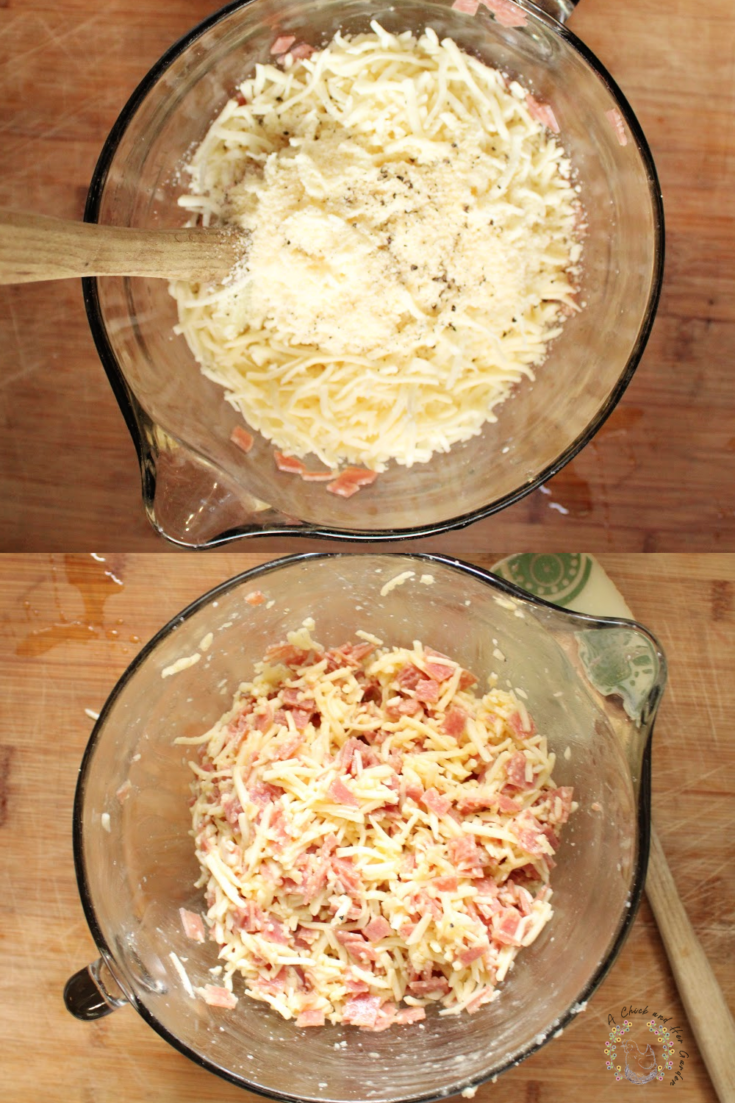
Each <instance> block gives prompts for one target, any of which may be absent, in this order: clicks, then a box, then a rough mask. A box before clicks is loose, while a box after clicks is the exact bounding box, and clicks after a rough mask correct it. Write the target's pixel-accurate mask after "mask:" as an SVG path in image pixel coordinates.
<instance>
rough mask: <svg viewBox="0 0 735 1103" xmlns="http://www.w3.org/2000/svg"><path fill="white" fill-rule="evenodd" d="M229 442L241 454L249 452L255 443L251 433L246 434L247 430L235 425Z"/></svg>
mask: <svg viewBox="0 0 735 1103" xmlns="http://www.w3.org/2000/svg"><path fill="white" fill-rule="evenodd" d="M230 440H231V441H232V443H233V444H236V445H237V447H238V448H240V449H242V451H243V452H249V451H250V449H251V448H252V447H253V444H254V443H255V437H254V436H253V435H252V433H248V431H247V429H243V427H242V426H241V425H236V426H235V428H234V429H233V430H232V432H231V433H230Z"/></svg>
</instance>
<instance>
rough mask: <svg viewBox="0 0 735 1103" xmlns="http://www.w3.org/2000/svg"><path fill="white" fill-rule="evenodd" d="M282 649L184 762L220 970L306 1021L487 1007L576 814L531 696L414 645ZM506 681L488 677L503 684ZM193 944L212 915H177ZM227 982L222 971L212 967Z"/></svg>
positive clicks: (217, 997) (304, 643) (309, 644)
mask: <svg viewBox="0 0 735 1103" xmlns="http://www.w3.org/2000/svg"><path fill="white" fill-rule="evenodd" d="M311 629H313V622H312V621H306V622H305V626H304V627H303V628H302V629H300V630H299V632H296V633H290V634H289V636H288V642H287V643H283V644H279V645H276V646H272V647H270V648H269V649H268V650H267V652H266V654H265V658H264V659H263V661H262V662H260V663H258V664H257V665H256V667H255V671H256V673H255V678H254V680H253V681H252V682H249V683H246V684H244V685H242V686H240V688H239V690H238V691H237V694H236V696H235V700H234V703H233V706H232V708H231V709H230V710H229V711H228V712H227V713H226V714H225V715H224V716H223V717H222V718H221V719H220V720H219V721H218V722H217V723H216V724H215V726H214V727H213V728H212V729H211V731H209V732H207V733H206V734H205V735H203V736H201V737H199V738H193V739H185V738H182V739H179V740H178V742H179V743H182V744H190V745H191V744H194V745H196V744H198V745H199V752H200V757H199V760H198V761H196V762H194V761H192V762H191V763H190V765H191V769H192V770H193V771H194V774H195V775H196V780H195V782H194V784H193V791H194V801H193V807H192V813H193V835H194V838H195V840H196V854H197V857H198V859H199V862H200V863H201V867H202V874H201V877H200V879H199V881H198V882H197V884H198V886H200V887H204V888H205V896H206V903H207V908H208V910H207V912H206V915H205V922H206V926H207V927H208V928H209V937H210V938H212V939H213V940H214V941H216V942H217V943H218V945H219V946H220V954H219V956H220V959H221V962H222V975H221V976H220V977H219V983H218V984H217V985H207V986H206V987H205V988H204V989H200V993H201V994H202V996H203V998H204V999H206V1000H207V1002H208V1003H212V1004H215V1005H220V1006H224V1007H234V1006H235V1005H236V1003H237V998H238V997H237V995H236V992H235V990H234V986H233V980H234V978H235V976H236V974H240V975H241V977H242V978H243V980H244V986H245V991H246V992H247V994H248V995H249V996H251V997H253V998H254V999H257V1000H264V1001H265V1002H267V1003H269V1004H270V1005H271V1006H272V1007H273V1008H275V1009H276V1010H277V1011H278V1012H280V1014H281V1015H283V1016H284V1018H286V1019H292V1018H293V1019H295V1020H296V1025H297V1026H304V1027H305V1026H321V1025H322V1024H324V1022H325V1021H329V1022H332V1023H339V1022H344V1023H352V1024H354V1025H356V1026H360V1027H362V1028H364V1029H369V1030H383V1029H385V1028H387V1027H389V1026H391V1025H392V1024H393V1023H407V1022H415V1021H417V1020H420V1019H423V1018H424V1016H425V1010H424V1009H425V1007H426V1006H427V1005H428V1004H431V1003H435V1002H436V1003H438V1004H440V1005H441V1007H442V1010H441V1012H440V1013H441V1014H444V1015H448V1014H456V1013H459V1012H460V1011H462V1010H467V1011H469V1012H474V1011H476V1010H477V1009H478V1008H479V1007H481V1006H482V1005H483V1004H485V1003H488V1002H490V1001H491V1000H492V999H493V998H494V997H495V996H496V995H497V992H496V987H495V986H496V985H497V984H498V983H499V982H500V981H502V980H503V978H504V977H505V976H506V974H507V972H508V969H509V968H510V966H511V964H512V962H513V959H514V957H515V955H516V954H517V953H518V951H519V949H521V947H523V946H528V945H529V944H530V943H531V942H533V941H534V939H535V938H537V936H538V935H539V933H540V931H541V930H542V929H543V927H544V926H545V925H546V923H547V922H548V921H549V919H550V917H551V914H552V910H551V904H550V903H549V898H550V895H551V891H550V888H549V884H548V881H549V872H550V870H551V869H552V868H553V866H554V860H553V855H554V853H555V851H556V849H557V847H558V845H559V832H560V830H561V825H562V824H563V823H565V822H566V820H567V818H568V816H569V814H570V812H571V811H573V810H574V808H575V807H576V805H575V804H573V802H572V789H571V788H569V787H561V788H557V787H556V786H555V785H554V782H553V780H552V777H551V775H552V770H553V768H554V755H553V754H552V753H550V752H549V750H548V747H547V742H546V739H545V737H544V736H543V735H542V734H540V733H538V732H537V731H536V728H535V726H534V723H533V721H532V719H531V718H530V717H529V715H528V713H527V710H526V708H525V705H524V703H523V701H522V700H521V699H520V698H518V697H516V696H515V695H514V694H511V693H507V692H504V691H501V690H500V689H498V688H496V687H493V688H491V689H490V690H489V692H488V693H486V694H485V695H484V696H482V697H481V696H479V695H478V694H477V692H476V690H475V688H474V687H475V685H476V682H477V679H476V678H475V677H474V676H473V675H472V674H471V673H469V672H468V671H466V670H463V669H462V668H461V667H460V666H459V665H458V664H457V663H456V662H454V661H453V660H452V659H449V658H447V657H446V656H444V655H441V654H439V653H437V652H435V651H432V650H431V649H430V648H428V647H423V646H422V645H421V644H420V643H418V642H417V643H415V644H414V646H413V648H412V649H411V650H408V649H405V648H391V649H388V648H387V647H384V646H382V643H381V641H379V640H377V639H376V638H375V637H373V636H369V635H368V634H367V633H357V636H358V642H353V643H348V644H345V645H344V646H341V647H337V648H332V649H330V650H327V651H324V650H322V648H321V647H320V646H319V645H318V644H316V643H314V641H313V640H312V638H311V635H310V630H311ZM494 680H495V679H494V676H493V677H492V678H491V679H490V681H491V683H492V682H494ZM182 921H183V923H184V928H185V930H186V933H187V934H188V935H189V937H191V938H196V939H198V940H200V941H201V940H203V939H204V937H205V927H204V924H203V923H202V919H201V917H200V916H198V915H196V914H195V913H191V912H187V911H183V910H182ZM218 972H219V970H218Z"/></svg>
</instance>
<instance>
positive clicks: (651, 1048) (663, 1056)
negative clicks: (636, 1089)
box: [604, 1019, 674, 1084]
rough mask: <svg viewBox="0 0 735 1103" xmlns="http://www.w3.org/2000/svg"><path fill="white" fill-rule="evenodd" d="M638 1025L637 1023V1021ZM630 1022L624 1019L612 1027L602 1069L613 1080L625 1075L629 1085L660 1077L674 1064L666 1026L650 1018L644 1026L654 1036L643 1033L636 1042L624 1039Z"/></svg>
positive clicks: (628, 1030)
mask: <svg viewBox="0 0 735 1103" xmlns="http://www.w3.org/2000/svg"><path fill="white" fill-rule="evenodd" d="M636 1025H637V1024H636ZM632 1026H633V1023H632V1022H631V1020H630V1019H624V1020H623V1022H622V1023H621V1024H620V1026H612V1027H611V1028H610V1033H609V1035H608V1040H607V1042H606V1043H605V1047H604V1052H605V1057H606V1061H605V1068H607V1069H609V1071H610V1072H612V1073H613V1074H614V1076H615V1079H616V1080H622V1079H623V1077H625V1079H626V1080H629V1081H630V1082H631V1084H648V1083H649V1081H651V1080H663V1078H664V1076H665V1074H666V1070H667V1069H672V1068H673V1066H674V1063H673V1060H672V1058H673V1056H674V1041H673V1038H672V1037H671V1035H670V1033H669V1031H668V1030H667V1029H666V1027H665V1026H662V1025H661V1024H660V1023H657V1022H656V1020H655V1019H650V1020H649V1021H648V1022H647V1023H646V1026H647V1027H648V1031H649V1033H650V1034H652V1035H653V1036H654V1037H653V1038H652V1039H651V1040H650V1041H649V1040H648V1039H647V1038H646V1037H645V1036H644V1037H643V1038H639V1040H638V1041H635V1040H634V1039H633V1038H626V1035H627V1034H629V1033H630V1030H631V1027H632Z"/></svg>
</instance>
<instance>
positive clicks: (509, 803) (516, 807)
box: [497, 793, 521, 812]
mask: <svg viewBox="0 0 735 1103" xmlns="http://www.w3.org/2000/svg"><path fill="white" fill-rule="evenodd" d="M497 799H498V809H499V810H500V811H501V812H520V810H521V805H520V804H519V803H518V801H515V800H513V799H512V797H506V795H505V793H498V798H497Z"/></svg>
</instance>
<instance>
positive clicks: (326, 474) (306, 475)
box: [291, 54, 334, 483]
mask: <svg viewBox="0 0 735 1103" xmlns="http://www.w3.org/2000/svg"><path fill="white" fill-rule="evenodd" d="M291 56H292V57H293V54H292V55H291ZM301 478H302V479H303V480H304V482H305V483H328V482H329V481H330V479H333V478H334V471H307V470H306V468H304V470H303V471H302V472H301Z"/></svg>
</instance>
